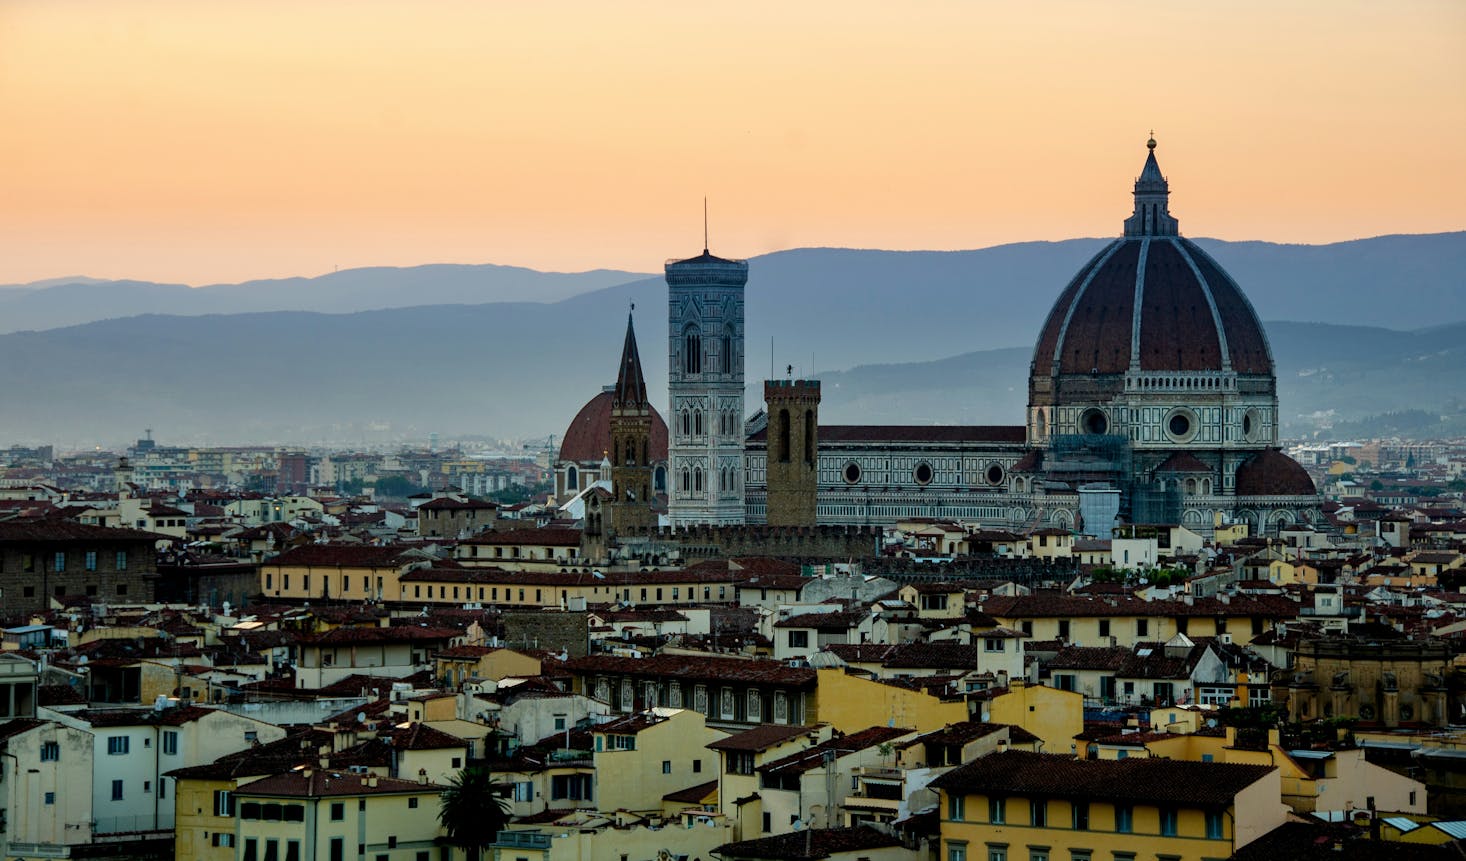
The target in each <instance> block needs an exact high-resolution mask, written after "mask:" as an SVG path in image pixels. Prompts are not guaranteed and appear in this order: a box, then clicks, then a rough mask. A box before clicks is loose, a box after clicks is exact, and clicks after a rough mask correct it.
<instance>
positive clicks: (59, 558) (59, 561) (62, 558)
mask: <svg viewBox="0 0 1466 861" xmlns="http://www.w3.org/2000/svg"><path fill="white" fill-rule="evenodd" d="M51 570H52V571H56V572H58V573H59V572H62V571H65V570H66V553H65V551H62V550H58V551H56V558H55V564H54V565H53V566H52V568H51Z"/></svg>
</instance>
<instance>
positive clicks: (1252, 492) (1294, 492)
mask: <svg viewBox="0 0 1466 861" xmlns="http://www.w3.org/2000/svg"><path fill="white" fill-rule="evenodd" d="M1236 492H1237V495H1238V496H1314V495H1316V494H1317V493H1318V490H1317V489H1316V488H1315V487H1314V486H1313V479H1312V478H1310V477H1309V475H1308V470H1306V469H1304V468H1303V466H1302V465H1301V464H1299V463H1298V461H1296V460H1294V459H1293V458H1291V457H1288V456H1287V455H1286V454H1283V453H1282V452H1281V451H1279V450H1278V449H1275V448H1269V449H1264V450H1262V451H1260V452H1258V453H1257V454H1255V455H1253V456H1252V457H1250V458H1248V459H1247V460H1245V461H1243V462H1242V465H1241V466H1239V467H1237V491H1236Z"/></svg>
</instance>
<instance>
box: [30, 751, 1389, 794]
mask: <svg viewBox="0 0 1466 861" xmlns="http://www.w3.org/2000/svg"><path fill="white" fill-rule="evenodd" d="M60 759H61V745H60V744H59V743H57V742H54V741H43V742H41V762H57V761H59V760H60ZM1411 803H1412V804H1413V803H1415V802H1414V799H1411Z"/></svg>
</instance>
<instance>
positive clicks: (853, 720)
mask: <svg viewBox="0 0 1466 861" xmlns="http://www.w3.org/2000/svg"><path fill="white" fill-rule="evenodd" d="M818 672H819V681H818V687H817V690H816V695H815V698H816V707H815V708H814V709H813V710H812V711H811V712H810V714H809V718H810V721H811V722H814V721H819V722H823V723H828V724H830V725H831V726H833V727H835V728H836V729H838V730H840V731H841V732H847V733H851V732H859V731H861V730H863V729H866V728H868V727H873V726H901V727H910V728H911V729H913V730H915V731H916V732H928V731H930V730H934V729H940V728H942V727H944V726H946V725H947V724H950V723H959V722H961V721H965V720H967V715H968V711H967V702H966V701H965V700H964V699H962V698H961V697H953V698H951V699H942V698H941V697H935V696H932V695H931V694H929V693H927V692H926V691H924V690H920V689H916V690H913V689H912V688H907V687H901V686H899V685H894V684H889V683H886V682H878V681H873V680H871V679H865V678H861V677H860V676H852V675H848V674H847V673H846V672H845V671H844V670H837V669H822V670H819V671H818Z"/></svg>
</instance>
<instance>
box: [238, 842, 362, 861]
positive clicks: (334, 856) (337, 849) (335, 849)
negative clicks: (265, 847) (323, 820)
mask: <svg viewBox="0 0 1466 861" xmlns="http://www.w3.org/2000/svg"><path fill="white" fill-rule="evenodd" d="M245 842H246V843H253V842H254V841H253V840H247V841H245ZM246 861H253V859H246ZM330 861H346V841H345V840H343V839H342V838H340V837H332V838H331V859H330Z"/></svg>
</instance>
